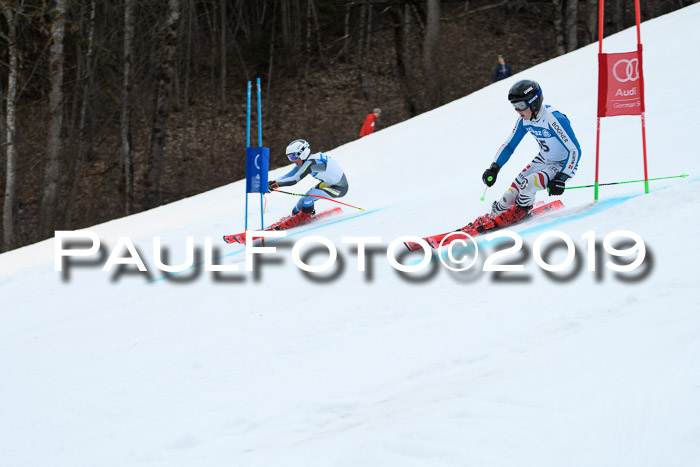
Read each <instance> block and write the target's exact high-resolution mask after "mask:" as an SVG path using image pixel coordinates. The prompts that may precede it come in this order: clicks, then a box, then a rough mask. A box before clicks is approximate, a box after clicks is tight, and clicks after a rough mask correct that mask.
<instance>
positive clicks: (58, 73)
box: [40, 0, 67, 237]
mask: <svg viewBox="0 0 700 467" xmlns="http://www.w3.org/2000/svg"><path fill="white" fill-rule="evenodd" d="M66 4H67V0H56V3H55V5H54V8H53V10H52V13H51V16H52V22H51V23H52V31H51V58H50V60H49V80H50V82H51V91H50V93H49V124H48V138H47V142H46V162H45V164H44V193H43V197H42V200H41V211H42V213H41V229H40V230H41V233H42V235H43V236H44V237H50V236H52V234H53V231H54V229H55V228H56V219H57V217H58V216H57V215H58V213H57V211H58V194H59V189H60V181H61V161H60V156H61V152H62V150H63V139H62V138H61V130H62V129H63V104H64V103H63V62H64V61H65V54H64V49H63V39H64V36H65V30H66Z"/></svg>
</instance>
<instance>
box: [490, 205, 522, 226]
mask: <svg viewBox="0 0 700 467" xmlns="http://www.w3.org/2000/svg"><path fill="white" fill-rule="evenodd" d="M530 208H532V206H519V205H518V204H513V205H512V206H511V207H510V208H508V209H506V210H505V211H503V212H502V213H500V214H498V215H497V216H495V217H494V218H493V222H494V223H495V224H496V226H497V227H498V228H502V227H505V226H507V225H510V224H514V223H516V222H518V221H521V220H523V219H524V218H525V217H526V216H527V213H528V212H530Z"/></svg>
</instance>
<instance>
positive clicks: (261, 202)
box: [246, 78, 269, 230]
mask: <svg viewBox="0 0 700 467" xmlns="http://www.w3.org/2000/svg"><path fill="white" fill-rule="evenodd" d="M257 85H258V147H259V148H262V92H261V90H260V78H258V80H257ZM268 154H269V153H268ZM268 157H269V156H268ZM246 196H247V195H246ZM264 196H265V194H264V193H263V192H262V191H261V192H260V230H265V219H264V217H265V209H264V208H263V197H264Z"/></svg>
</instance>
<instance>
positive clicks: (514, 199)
mask: <svg viewBox="0 0 700 467" xmlns="http://www.w3.org/2000/svg"><path fill="white" fill-rule="evenodd" d="M508 100H509V101H510V103H511V105H512V106H513V108H514V109H515V111H516V112H517V113H518V121H517V122H516V123H515V128H513V131H512V132H511V134H510V136H509V137H508V139H507V140H506V141H505V143H503V144H502V145H501V147H500V148H499V149H498V151H497V152H496V155H495V156H494V160H493V162H492V163H491V166H490V167H489V168H488V169H486V171H484V174H483V175H482V180H483V182H484V184H486V186H489V187H491V186H493V184H494V183H496V179H497V178H498V172H499V171H500V170H501V167H503V166H504V165H505V164H506V162H508V160H509V159H510V157H511V155H512V154H513V151H514V150H515V148H516V147H517V146H518V144H520V141H521V140H522V139H523V137H524V136H525V134H526V133H530V134H531V135H532V136H533V137H534V138H535V140H536V141H537V144H539V146H540V150H539V153H538V154H537V156H535V158H534V159H533V160H532V162H530V163H529V164H528V165H527V166H526V167H525V168H524V169H523V170H522V172H520V173H519V174H518V176H517V177H515V180H514V181H513V183H511V185H510V187H509V188H508V189H507V190H506V192H505V193H504V194H503V196H502V197H501V198H500V199H498V200H496V201H494V202H493V205H492V206H491V212H490V213H489V214H486V215H484V216H481V217H479V218H477V219H476V220H475V221H474V222H472V223H471V224H470V225H471V226H473V227H474V228H476V229H477V230H478V231H480V232H483V231H485V230H490V229H495V228H500V227H505V226H507V225H509V224H512V223H513V222H517V221H519V220H521V219H523V218H524V217H525V216H527V213H528V212H529V211H530V209H531V208H532V205H533V204H534V203H535V195H536V193H537V192H538V191H540V190H545V189H549V195H550V196H559V195H561V194H563V193H564V189H565V186H566V181H567V180H568V179H570V178H571V177H573V176H574V174H575V173H576V168H577V166H578V163H579V160H580V158H581V146H580V145H579V143H578V140H577V139H576V135H575V134H574V131H573V129H572V128H571V123H570V122H569V119H568V118H567V117H566V115H564V114H563V113H561V112H560V111H559V110H557V109H556V108H554V107H552V106H549V105H543V95H542V88H541V87H540V85H539V84H538V83H537V82H536V81H532V80H521V81H518V82H517V83H515V84H514V85H513V86H512V87H511V88H510V90H509V91H508Z"/></svg>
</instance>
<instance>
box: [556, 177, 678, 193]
mask: <svg viewBox="0 0 700 467" xmlns="http://www.w3.org/2000/svg"><path fill="white" fill-rule="evenodd" d="M687 176H688V174H680V175H673V176H670V177H658V178H650V179H649V181H650V182H651V181H652V180H666V179H669V178H685V177H687ZM644 181H646V180H627V181H624V182H610V183H599V184H598V186H606V185H622V184H625V183H639V182H644ZM594 186H595V184H593V185H581V186H567V187H565V189H566V190H575V189H577V188H591V187H594Z"/></svg>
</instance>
